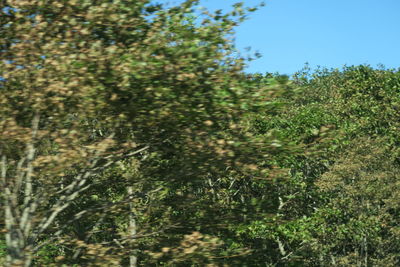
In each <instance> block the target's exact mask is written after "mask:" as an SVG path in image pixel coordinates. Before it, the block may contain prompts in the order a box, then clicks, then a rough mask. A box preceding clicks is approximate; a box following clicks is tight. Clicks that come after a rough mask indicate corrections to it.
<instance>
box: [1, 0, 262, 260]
mask: <svg viewBox="0 0 400 267" xmlns="http://www.w3.org/2000/svg"><path fill="white" fill-rule="evenodd" d="M196 4H198V1H194V0H188V1H185V2H183V3H182V4H181V5H179V6H171V7H165V6H162V5H161V4H156V3H153V2H152V1H147V0H141V1H137V0H135V1H133V0H128V1H118V0H115V1H109V0H100V1H93V0H68V1H47V0H35V1H12V0H5V1H1V18H0V25H1V26H0V35H1V36H2V39H1V40H0V47H1V48H0V49H1V62H0V70H1V73H2V80H1V81H0V92H1V95H0V96H1V97H0V101H1V102H0V104H1V105H0V114H1V118H2V121H1V124H0V144H1V151H0V153H1V166H0V167H1V190H2V193H1V198H2V200H3V203H4V205H3V209H4V211H3V212H4V218H5V219H4V221H1V224H2V225H4V232H5V242H6V247H7V262H6V264H7V265H8V266H14V265H15V266H16V265H18V266H19V265H21V266H30V265H31V264H32V262H33V261H35V260H36V259H35V257H34V256H35V255H36V254H37V253H38V251H40V249H41V248H43V247H44V246H46V245H47V244H54V243H55V242H57V243H59V244H61V243H65V244H68V245H69V246H70V248H71V249H72V250H73V255H74V256H71V259H76V257H78V256H79V255H80V253H81V252H82V250H84V251H86V254H87V255H89V256H90V255H92V256H91V261H89V262H88V263H91V264H94V265H95V264H99V265H101V264H105V265H107V264H108V265H115V264H118V262H119V261H120V259H121V258H122V259H124V258H126V257H128V256H130V258H131V265H132V266H134V265H135V263H134V262H135V257H136V256H135V255H132V254H131V252H130V250H131V249H132V247H129V248H130V249H126V247H125V246H126V245H127V244H128V245H129V244H131V243H132V242H133V243H134V242H135V240H136V239H137V238H138V236H140V235H139V234H138V233H137V232H136V233H135V231H134V229H132V227H133V225H134V221H133V220H134V217H132V216H131V217H130V218H131V229H130V231H128V232H129V233H127V234H125V235H124V236H121V235H120V236H118V237H119V240H117V239H116V238H115V236H113V240H114V241H115V242H100V243H93V242H92V243H91V242H85V241H84V240H82V238H83V237H82V236H79V235H78V237H77V238H68V236H67V235H65V233H66V230H67V229H68V227H70V226H71V225H73V224H74V223H75V222H77V221H79V220H83V218H84V217H85V216H87V217H88V218H92V219H94V220H96V222H99V223H101V221H102V219H103V217H102V216H101V214H102V213H103V214H105V213H107V212H109V213H111V214H116V213H119V212H125V213H126V214H130V215H132V210H129V209H127V207H128V206H129V203H132V198H134V195H133V192H136V193H138V192H137V191H138V190H133V189H132V186H134V185H135V184H132V183H131V182H132V181H131V180H129V179H128V178H127V179H125V180H124V181H123V182H121V183H119V186H120V187H119V188H120V189H119V190H121V191H120V192H119V193H121V195H122V196H121V197H120V198H119V199H118V201H117V200H115V199H114V201H111V202H110V201H109V202H108V203H100V204H101V205H100V204H99V203H98V202H96V201H93V202H90V201H89V202H85V201H87V199H88V198H89V197H92V199H93V198H94V199H96V197H98V196H99V195H101V194H103V193H104V192H103V191H101V190H105V189H106V187H107V186H108V185H109V183H107V182H106V181H105V180H104V179H103V178H104V177H107V173H110V172H113V170H117V169H118V167H117V166H118V165H121V164H125V165H126V164H128V165H129V164H131V166H132V167H131V170H136V169H138V168H139V169H140V173H141V174H140V175H141V177H152V178H155V179H156V180H158V181H168V182H170V183H173V182H175V183H178V184H179V183H182V182H187V181H194V180H196V179H203V178H204V177H206V176H207V175H214V177H215V176H216V175H217V174H218V173H223V172H226V169H227V167H229V166H231V167H232V168H233V169H235V170H237V171H238V170H239V171H240V170H241V172H243V170H245V169H246V166H249V165H248V164H249V163H251V162H252V158H260V157H262V155H264V154H265V153H266V151H267V149H268V147H269V145H268V143H266V144H265V146H260V143H259V142H257V140H254V141H251V138H250V137H249V136H246V135H244V133H243V131H242V130H241V127H240V126H238V120H239V118H240V117H241V116H242V115H243V114H244V113H246V112H248V111H249V110H251V107H253V106H257V105H258V104H259V103H262V102H263V101H265V99H266V98H265V96H263V95H260V94H259V93H257V94H254V92H251V91H246V88H242V87H241V84H242V82H241V81H240V78H241V77H242V68H243V64H244V60H243V59H242V58H240V57H239V58H238V57H234V56H233V51H234V47H233V45H232V42H231V41H230V40H229V39H227V37H229V35H231V34H232V33H233V32H232V29H233V27H234V26H236V25H237V24H238V23H239V22H240V21H242V20H243V19H244V16H245V11H244V9H243V8H242V5H240V4H238V5H236V6H235V9H234V11H233V12H232V13H230V14H226V15H221V14H220V13H218V14H215V15H214V14H209V13H207V12H205V13H204V14H203V15H202V17H199V18H202V19H201V21H193V17H192V16H191V14H192V13H193V7H194V6H195V5H196ZM149 159H150V160H149ZM166 161H168V162H167V164H164V163H165V162H166ZM129 162H131V163H129ZM163 162H164V163H163ZM250 169H251V168H250ZM250 169H247V170H248V172H247V175H251V171H250ZM267 169H268V168H267ZM267 169H266V171H263V168H261V169H257V170H256V172H257V173H258V175H268V170H267ZM140 175H139V176H138V177H140ZM118 177H120V176H118ZM155 185H157V183H154V185H152V186H150V187H149V188H147V191H145V192H141V193H142V194H145V195H146V194H150V193H151V192H155V191H157V190H158V189H157V187H155ZM124 186H130V187H129V190H126V188H125V190H126V192H125V191H124V189H123V188H124ZM157 186H158V185H157ZM96 190H100V191H97V192H96ZM88 192H90V194H89V193H88ZM83 200H85V201H83ZM82 201H83V202H82ZM76 203H80V204H81V205H76ZM84 203H92V204H93V206H92V207H90V206H87V205H84ZM60 218H64V219H66V220H64V221H63V220H60ZM96 225H97V224H96V223H94V225H93V227H95V226H96ZM135 234H136V236H133V235H135ZM88 236H91V234H88V233H85V237H88ZM195 236H196V238H197V237H198V235H195ZM55 240H56V241H55ZM86 241H87V240H86ZM103 241H104V240H103ZM121 242H122V243H121ZM132 246H134V245H132ZM77 255H78V256H77ZM93 255H96V257H93ZM89 256H88V257H89ZM63 257H64V256H63V255H60V257H59V258H58V259H59V260H60V261H63V260H64V259H63ZM89 258H90V257H89Z"/></svg>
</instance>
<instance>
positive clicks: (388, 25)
mask: <svg viewBox="0 0 400 267" xmlns="http://www.w3.org/2000/svg"><path fill="white" fill-rule="evenodd" d="M200 2H201V5H202V6H205V7H207V8H209V9H211V10H215V9H223V10H230V7H231V5H232V4H234V3H236V2H238V0H236V1H235V0H202V1H200ZM244 2H245V5H246V6H251V5H255V4H256V3H259V2H260V1H257V0H246V1H244ZM265 3H266V6H265V7H263V8H262V9H261V10H258V11H256V12H255V13H253V14H251V16H250V19H249V20H248V21H246V22H244V23H243V24H242V25H241V26H239V27H238V29H237V35H236V37H237V38H236V44H237V48H238V49H239V50H241V51H243V54H246V51H245V50H244V48H245V47H249V46H250V47H251V48H252V51H254V52H255V51H258V52H260V53H261V54H262V55H263V57H262V58H261V59H258V60H256V61H252V62H250V64H249V67H248V69H247V71H248V72H262V73H264V72H280V73H282V74H292V73H294V72H296V71H298V70H300V69H301V68H302V67H303V66H304V63H306V62H308V63H309V64H310V66H311V67H312V68H315V67H316V66H318V65H320V66H322V67H328V68H337V67H339V68H340V67H342V66H343V65H345V64H346V65H358V64H370V65H371V66H373V67H376V66H377V65H378V64H383V65H385V67H387V68H398V67H400V0H266V1H265Z"/></svg>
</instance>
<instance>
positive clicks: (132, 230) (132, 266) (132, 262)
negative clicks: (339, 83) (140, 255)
mask: <svg viewBox="0 0 400 267" xmlns="http://www.w3.org/2000/svg"><path fill="white" fill-rule="evenodd" d="M128 194H129V196H130V198H131V199H132V195H133V188H132V186H129V187H128ZM129 208H130V213H129V236H130V237H131V238H134V237H135V236H136V231H137V229H136V227H137V226H136V218H135V213H134V211H135V210H134V205H133V203H132V201H131V202H130V203H129ZM136 266H137V255H136V251H135V250H132V252H131V255H130V256H129V267H136Z"/></svg>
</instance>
